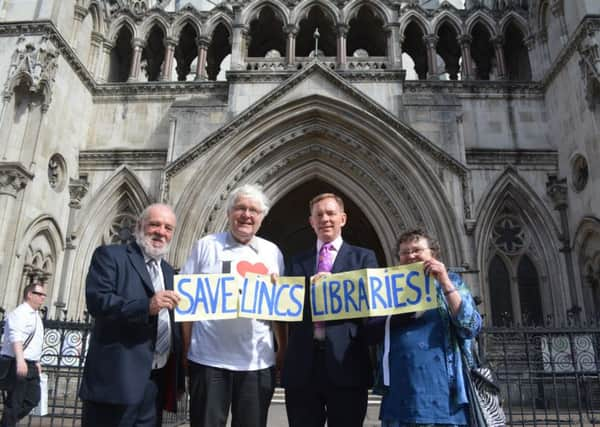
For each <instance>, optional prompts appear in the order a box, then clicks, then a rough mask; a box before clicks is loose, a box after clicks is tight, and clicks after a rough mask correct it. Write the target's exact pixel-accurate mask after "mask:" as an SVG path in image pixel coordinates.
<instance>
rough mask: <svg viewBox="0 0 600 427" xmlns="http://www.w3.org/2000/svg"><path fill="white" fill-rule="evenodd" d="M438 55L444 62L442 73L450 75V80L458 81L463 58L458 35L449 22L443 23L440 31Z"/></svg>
mask: <svg viewBox="0 0 600 427" xmlns="http://www.w3.org/2000/svg"><path fill="white" fill-rule="evenodd" d="M437 35H438V38H439V39H438V43H437V53H438V55H439V56H441V57H442V59H443V61H444V68H440V70H439V71H440V72H441V73H448V77H449V78H450V80H458V78H459V76H458V73H459V71H460V65H459V60H460V56H461V51H460V46H459V45H458V40H457V37H458V34H457V33H456V30H455V29H454V27H452V26H451V25H450V24H448V23H447V22H445V23H443V24H442V25H441V26H440V29H439V30H438V33H437Z"/></svg>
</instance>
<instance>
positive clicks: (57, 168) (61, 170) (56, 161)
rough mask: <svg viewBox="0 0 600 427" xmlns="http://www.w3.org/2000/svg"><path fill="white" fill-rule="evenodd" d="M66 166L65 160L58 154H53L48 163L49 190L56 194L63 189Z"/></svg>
mask: <svg viewBox="0 0 600 427" xmlns="http://www.w3.org/2000/svg"><path fill="white" fill-rule="evenodd" d="M66 172H67V165H66V162H65V159H64V158H63V156H61V155H60V154H54V155H52V157H50V160H49V161H48V183H49V184H50V188H52V189H53V190H54V191H56V192H61V191H62V189H63V188H64V187H65V181H66V179H65V177H66Z"/></svg>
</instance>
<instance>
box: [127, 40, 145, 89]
mask: <svg viewBox="0 0 600 427" xmlns="http://www.w3.org/2000/svg"><path fill="white" fill-rule="evenodd" d="M145 46H146V41H145V40H142V39H138V38H136V39H133V58H132V59H131V69H130V71H129V79H127V81H128V82H137V81H138V80H139V78H140V63H141V60H142V50H143V49H144V47H145Z"/></svg>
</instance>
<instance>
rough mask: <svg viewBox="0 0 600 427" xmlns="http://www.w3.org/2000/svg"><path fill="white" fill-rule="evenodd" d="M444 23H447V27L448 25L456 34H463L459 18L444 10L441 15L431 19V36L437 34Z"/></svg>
mask: <svg viewBox="0 0 600 427" xmlns="http://www.w3.org/2000/svg"><path fill="white" fill-rule="evenodd" d="M444 23H448V25H450V26H451V27H452V28H454V30H455V31H456V34H463V33H464V26H463V23H462V21H461V20H460V18H459V17H458V16H457V15H456V14H455V13H452V12H450V11H447V10H444V11H443V12H442V13H440V14H439V15H437V16H436V17H435V18H433V20H432V21H431V27H432V29H433V34H437V33H438V31H439V29H440V27H441V26H442V25H443V24H444Z"/></svg>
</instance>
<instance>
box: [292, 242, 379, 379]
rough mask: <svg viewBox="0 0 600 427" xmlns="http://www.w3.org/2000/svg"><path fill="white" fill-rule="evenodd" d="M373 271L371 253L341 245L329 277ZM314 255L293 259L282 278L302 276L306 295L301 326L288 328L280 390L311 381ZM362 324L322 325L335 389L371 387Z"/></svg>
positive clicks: (339, 322)
mask: <svg viewBox="0 0 600 427" xmlns="http://www.w3.org/2000/svg"><path fill="white" fill-rule="evenodd" d="M362 268H377V259H376V258H375V253H374V252H373V251H372V250H369V249H365V248H360V247H358V246H352V245H349V244H348V243H343V244H342V246H341V247H340V251H339V253H338V254H337V256H336V258H335V262H334V264H333V267H332V271H331V272H332V273H342V272H345V271H352V270H360V269H362ZM316 269H317V252H316V248H315V249H313V250H312V251H309V252H306V253H303V254H300V255H298V256H296V257H293V258H292V260H291V262H290V264H289V265H288V267H287V268H286V271H285V275H286V276H305V277H306V282H305V286H306V293H305V299H304V315H303V320H302V322H292V323H290V325H289V338H288V346H287V350H286V356H285V363H284V365H283V373H282V378H281V382H282V385H283V386H284V387H290V388H291V387H304V386H306V385H307V384H308V381H309V380H310V378H311V371H312V362H313V351H314V350H313V348H314V347H313V323H312V319H311V312H310V292H309V290H310V282H309V280H310V276H313V275H314V274H315V273H316ZM363 324H364V320H363V319H349V320H333V321H328V322H325V331H326V348H325V360H326V364H327V373H328V374H329V378H330V380H331V381H332V383H333V384H334V385H336V386H339V387H371V385H372V384H373V375H372V374H373V373H372V369H371V362H370V359H369V352H368V346H367V344H366V342H365V339H364V337H363V335H362V328H363Z"/></svg>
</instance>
